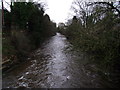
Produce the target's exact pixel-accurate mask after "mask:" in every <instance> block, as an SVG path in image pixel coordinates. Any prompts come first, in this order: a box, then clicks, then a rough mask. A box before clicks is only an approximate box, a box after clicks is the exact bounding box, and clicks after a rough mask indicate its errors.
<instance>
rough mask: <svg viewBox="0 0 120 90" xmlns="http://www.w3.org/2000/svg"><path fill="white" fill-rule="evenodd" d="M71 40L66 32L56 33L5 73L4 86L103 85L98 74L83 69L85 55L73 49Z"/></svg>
mask: <svg viewBox="0 0 120 90" xmlns="http://www.w3.org/2000/svg"><path fill="white" fill-rule="evenodd" d="M69 46H70V44H69V42H68V41H67V40H66V38H65V36H64V35H61V34H60V33H56V35H55V36H53V37H51V38H50V39H49V40H47V41H46V42H45V43H43V45H42V47H41V48H40V49H38V50H37V51H36V52H35V53H34V54H33V58H31V60H30V61H28V64H26V63H24V64H22V65H20V66H19V68H16V69H15V70H13V71H12V72H11V73H9V74H8V73H7V75H5V76H3V87H20V86H23V87H30V88H31V87H32V88H45V87H47V88H68V87H69V88H74V87H80V88H83V87H86V88H89V87H102V86H101V85H100V84H99V83H98V82H97V78H95V77H89V76H87V75H86V74H85V73H84V72H83V71H82V64H79V63H78V61H77V60H79V61H83V60H84V59H85V58H84V57H83V56H82V54H81V56H77V55H76V54H75V53H74V52H73V51H69V48H68V47H69Z"/></svg>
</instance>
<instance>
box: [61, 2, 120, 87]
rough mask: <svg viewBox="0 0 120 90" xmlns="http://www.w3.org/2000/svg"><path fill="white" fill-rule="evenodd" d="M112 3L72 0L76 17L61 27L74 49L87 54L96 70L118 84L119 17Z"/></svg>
mask: <svg viewBox="0 0 120 90" xmlns="http://www.w3.org/2000/svg"><path fill="white" fill-rule="evenodd" d="M119 5H120V3H119V2H116V5H115V4H114V3H113V2H94V3H86V2H82V1H79V0H76V1H75V2H74V3H73V6H72V8H73V10H74V12H75V13H76V16H74V17H73V19H72V20H69V21H68V22H67V25H66V26H65V29H63V30H61V32H62V33H64V34H65V35H66V36H67V38H68V39H69V40H70V42H71V43H72V44H73V45H74V47H75V49H77V50H80V51H83V52H86V53H87V54H89V55H90V62H92V63H97V67H98V69H99V71H100V72H102V73H104V74H105V75H106V77H107V78H108V79H109V80H112V82H113V83H115V84H116V85H119V83H120V82H119V81H120V76H119V75H120V67H119V65H120V61H119V59H120V17H119V15H120V14H119V12H120V11H119V9H120V8H119V7H117V6H119Z"/></svg>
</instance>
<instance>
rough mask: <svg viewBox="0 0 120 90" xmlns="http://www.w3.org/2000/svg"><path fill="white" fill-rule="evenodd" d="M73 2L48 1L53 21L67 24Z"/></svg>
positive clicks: (70, 0) (47, 11)
mask: <svg viewBox="0 0 120 90" xmlns="http://www.w3.org/2000/svg"><path fill="white" fill-rule="evenodd" d="M72 1H73V0H47V4H48V9H47V10H46V13H47V14H49V16H50V18H51V20H53V21H55V22H56V23H59V22H65V21H66V19H67V18H68V16H69V14H70V7H71V4H72Z"/></svg>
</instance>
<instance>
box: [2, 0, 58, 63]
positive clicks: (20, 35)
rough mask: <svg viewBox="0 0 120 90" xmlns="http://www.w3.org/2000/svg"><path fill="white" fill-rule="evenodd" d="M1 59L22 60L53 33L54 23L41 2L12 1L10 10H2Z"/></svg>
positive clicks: (54, 29)
mask: <svg viewBox="0 0 120 90" xmlns="http://www.w3.org/2000/svg"><path fill="white" fill-rule="evenodd" d="M4 15H5V16H4V20H5V24H4V28H3V61H5V60H8V59H10V58H12V59H10V60H11V61H16V60H17V59H16V58H15V57H17V58H18V59H19V60H20V61H22V60H24V59H23V58H26V56H27V55H28V54H29V53H30V51H31V50H34V49H36V48H38V47H39V46H40V44H41V43H42V42H43V41H44V40H45V39H47V38H48V37H50V36H52V35H54V34H55V31H56V23H54V22H52V21H51V20H50V17H49V15H47V14H45V9H44V6H43V5H42V4H38V3H35V2H34V3H33V2H12V3H11V11H10V12H8V11H7V10H4Z"/></svg>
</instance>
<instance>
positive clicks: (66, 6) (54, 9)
mask: <svg viewBox="0 0 120 90" xmlns="http://www.w3.org/2000/svg"><path fill="white" fill-rule="evenodd" d="M0 1H1V0H0ZM5 1H6V2H9V3H10V1H11V0H5ZM34 1H38V2H39V1H42V2H45V3H46V4H47V7H46V11H45V12H46V13H47V14H48V15H49V16H50V19H51V20H52V21H54V22H56V23H57V24H58V23H59V22H65V21H66V20H67V18H68V17H69V16H70V8H71V4H72V2H73V0H34ZM4 6H5V7H6V8H7V9H9V5H7V4H6V3H5V2H4Z"/></svg>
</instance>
